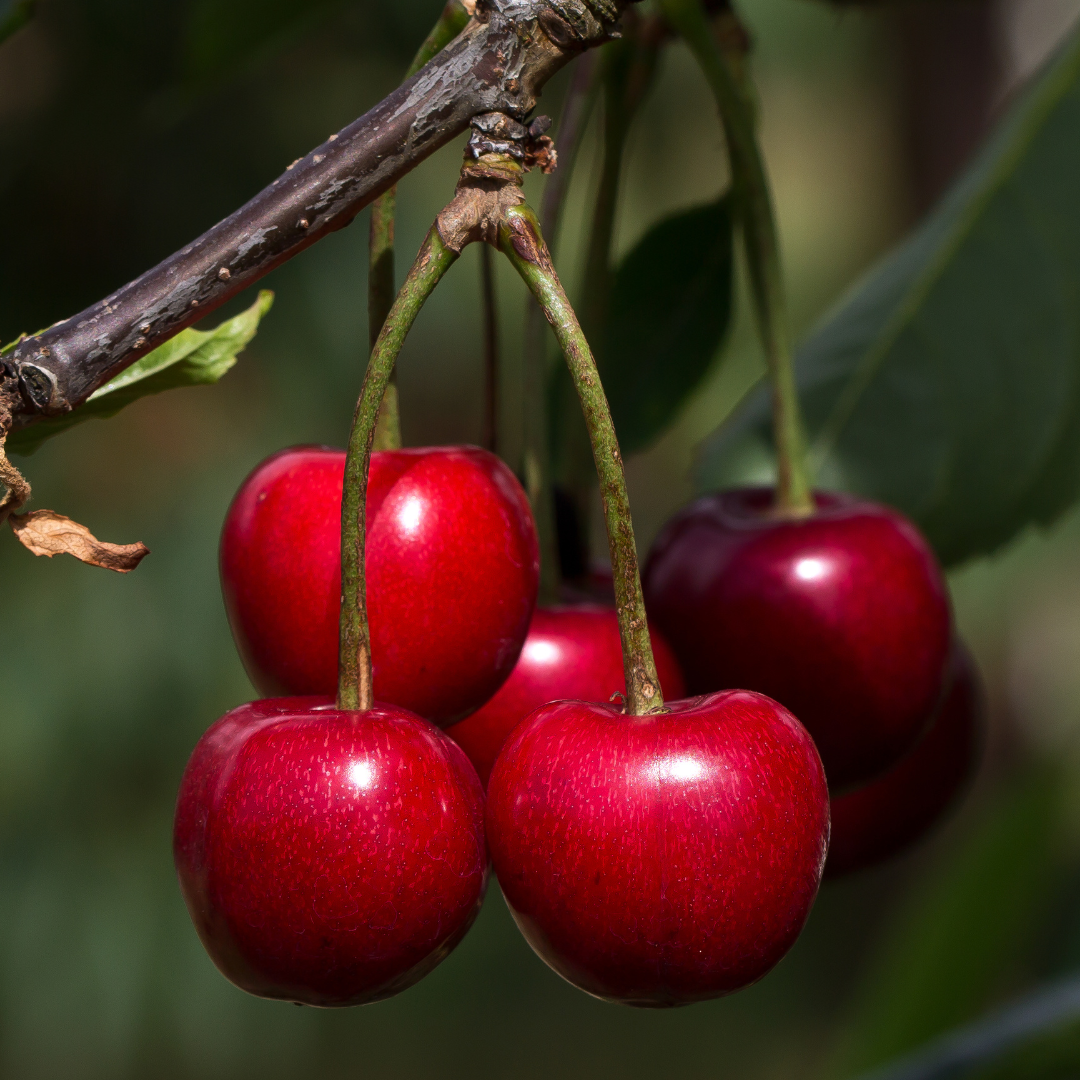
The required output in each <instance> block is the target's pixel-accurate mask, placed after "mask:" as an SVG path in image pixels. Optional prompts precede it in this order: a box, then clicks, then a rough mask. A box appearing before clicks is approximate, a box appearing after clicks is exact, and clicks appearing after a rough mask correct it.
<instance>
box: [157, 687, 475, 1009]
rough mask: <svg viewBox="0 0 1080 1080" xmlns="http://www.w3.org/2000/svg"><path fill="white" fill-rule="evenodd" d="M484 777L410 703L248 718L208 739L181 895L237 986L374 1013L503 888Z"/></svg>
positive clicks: (183, 791)
mask: <svg viewBox="0 0 1080 1080" xmlns="http://www.w3.org/2000/svg"><path fill="white" fill-rule="evenodd" d="M483 816H484V797H483V791H482V789H481V787H480V781H479V780H477V778H476V773H475V771H474V770H473V768H472V766H471V765H470V764H469V762H468V759H467V758H466V757H465V755H464V753H462V751H461V749H460V748H459V747H458V746H457V745H456V744H455V743H454V742H452V741H451V740H450V739H448V738H447V737H446V736H445V735H444V734H443V733H442V732H441V731H439V730H438V728H436V727H434V726H433V725H432V724H430V723H428V722H427V721H426V720H421V719H420V718H419V717H418V716H414V715H413V714H411V713H409V712H406V711H405V710H404V709H401V708H398V707H397V706H391V705H377V706H376V707H375V708H374V709H372V710H370V711H369V712H363V713H353V712H341V711H339V710H338V709H337V708H336V707H335V706H334V704H333V703H332V702H330V701H327V700H325V699H321V698H279V699H277V700H270V701H256V702H252V703H251V704H249V705H242V706H241V707H240V708H239V709H234V710H233V711H232V712H230V713H228V714H227V715H226V716H224V717H223V718H222V719H221V720H219V721H218V722H217V723H216V724H214V726H213V727H212V728H210V730H209V731H207V733H206V734H205V735H204V736H203V737H202V739H201V740H200V741H199V744H198V746H197V747H196V748H195V753H194V754H193V755H192V757H191V761H190V762H189V763H188V767H187V770H186V771H185V773H184V779H183V781H182V783H181V786H180V796H179V799H178V801H177V805H176V823H175V829H174V836H173V850H174V855H175V859H176V868H177V872H178V874H179V876H180V887H181V889H182V891H183V893H184V899H185V900H186V901H187V906H188V911H189V912H190V914H191V919H192V922H194V924H195V928H196V930H198V932H199V937H200V938H202V942H203V945H205V946H206V951H207V952H208V953H209V954H210V957H211V958H212V959H213V961H214V963H215V964H217V966H218V968H219V969H220V970H221V972H222V973H223V974H224V975H225V976H226V977H227V978H228V979H230V980H232V982H234V983H235V984H236V985H237V986H239V987H241V988H242V989H244V990H247V991H248V992H250V993H252V994H258V995H260V996H261V997H269V998H282V999H284V1000H287V1001H298V1002H302V1003H304V1004H307V1005H322V1006H331V1005H362V1004H364V1003H366V1002H369V1001H378V1000H380V999H381V998H385V997H389V996H390V995H392V994H396V993H398V992H399V991H401V990H404V989H405V988H406V987H408V986H411V985H412V984H413V983H415V982H416V981H417V980H419V979H421V978H423V976H424V975H426V974H427V973H428V972H429V971H431V970H432V968H434V967H435V966H436V965H437V964H438V963H439V962H440V961H441V960H443V959H444V958H445V957H446V956H447V955H448V954H449V953H450V951H451V950H452V949H453V948H454V946H455V945H456V944H457V943H458V942H459V941H460V940H461V939H462V937H464V935H465V932H466V931H467V930H468V928H469V926H470V925H471V924H472V921H473V919H474V918H475V917H476V914H477V912H478V911H479V910H480V905H481V902H482V901H483V897H484V889H485V887H486V884H487V855H486V852H485V847H484V833H483Z"/></svg>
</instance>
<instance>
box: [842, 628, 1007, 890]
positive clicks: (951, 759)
mask: <svg viewBox="0 0 1080 1080" xmlns="http://www.w3.org/2000/svg"><path fill="white" fill-rule="evenodd" d="M950 677H951V684H950V687H949V692H948V695H947V696H946V698H945V701H944V703H943V704H942V706H941V708H940V709H939V710H938V713H937V716H936V717H935V718H934V721H933V724H932V725H931V727H930V729H929V731H927V732H926V734H925V735H924V736H923V737H922V739H920V740H919V742H918V743H917V744H916V746H915V749H914V750H912V751H911V752H910V753H909V754H908V755H907V757H905V758H903V759H902V760H901V761H900V762H899V764H897V765H894V766H893V767H892V768H891V769H890V770H889V771H888V772H887V773H885V774H884V776H879V777H878V778H877V779H876V780H871V781H870V783H869V784H867V785H865V786H864V787H861V788H856V789H855V790H854V791H849V792H846V793H844V794H842V795H835V796H833V800H832V840H831V841H830V843H829V857H828V860H827V861H826V863H825V876H826V877H828V878H835V877H840V876H841V875H843V874H847V873H850V872H851V871H853V870H860V869H862V868H863V867H864V866H871V865H873V864H874V863H878V862H882V861H883V860H885V859H888V858H889V857H890V856H892V855H895V854H897V853H898V852H901V851H903V850H904V849H905V848H907V847H910V846H911V845H912V844H914V843H915V842H916V841H918V840H920V839H922V837H923V836H925V835H926V833H927V832H929V831H930V829H931V828H932V827H933V826H934V825H935V824H936V823H937V822H938V821H939V820H940V819H941V818H942V816H943V815H944V814H945V813H946V811H947V810H948V809H949V808H950V807H951V806H952V805H953V804H954V803H955V802H956V800H957V799H958V798H959V796H960V793H961V792H962V791H963V790H964V788H965V787H966V786H967V784H968V783H969V781H970V780H971V777H972V775H973V774H974V772H975V768H976V766H977V765H978V761H979V757H980V756H981V754H982V748H983V743H984V735H985V726H986V717H985V698H984V694H983V687H982V681H981V679H980V678H979V673H978V670H977V669H976V667H975V661H974V660H973V659H972V658H971V654H970V653H969V652H968V651H967V649H966V648H965V647H964V646H963V645H962V644H959V643H957V644H956V646H954V649H953V656H952V662H951V665H950Z"/></svg>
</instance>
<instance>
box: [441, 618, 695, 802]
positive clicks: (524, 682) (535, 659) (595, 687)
mask: <svg viewBox="0 0 1080 1080" xmlns="http://www.w3.org/2000/svg"><path fill="white" fill-rule="evenodd" d="M650 636H651V637H652V646H653V654H654V656H655V657H656V671H657V674H658V675H659V676H660V686H661V689H662V690H663V691H664V696H665V697H666V698H680V697H682V696H683V695H684V693H685V686H684V684H683V677H682V672H680V671H679V665H678V664H677V663H676V662H675V657H674V656H673V655H672V653H671V649H670V648H669V647H668V645H667V642H665V641H664V640H663V639H662V638H661V637H660V636H659V635H658V634H657V633H656V632H655V631H654V632H653V633H652V634H651V635H650ZM625 693H626V680H625V679H624V678H623V659H622V644H621V642H620V640H619V620H618V616H617V615H616V613H615V609H614V608H609V607H600V606H599V605H595V604H576V605H573V606H567V607H553V608H537V609H536V613H535V614H534V615H533V619H532V625H531V626H530V627H529V635H528V637H526V639H525V646H524V648H522V650H521V656H520V658H519V659H518V662H517V664H516V665H515V667H514V670H513V673H512V674H511V675H510V678H509V679H507V680H506V682H505V683H503V685H502V687H501V688H500V689H499V692H498V693H497V694H496V695H495V696H494V697H493V698H492V699H491V700H490V701H489V702H488V703H487V704H486V705H483V706H482V707H481V708H480V709H479V710H478V711H477V712H474V713H473V714H472V716H469V717H467V718H466V719H464V720H462V721H461V723H459V724H455V725H454V726H453V727H452V728H448V729H447V732H446V733H447V735H449V736H450V738H451V739H453V740H454V741H455V742H456V743H457V744H458V745H459V746H461V748H462V749H463V750H464V751H465V753H466V754H468V755H469V760H470V761H471V762H472V763H473V765H474V766H476V771H477V773H479V775H480V780H481V781H482V782H483V783H484V784H485V785H486V784H487V781H488V777H489V776H490V775H491V767H492V766H493V765H494V764H495V758H496V757H498V754H499V751H500V750H501V749H502V745H503V743H504V742H506V738H507V736H508V735H509V734H510V732H511V731H513V729H514V728H515V727H516V726H517V724H518V722H519V721H521V720H524V719H525V717H526V716H528V715H529V713H531V712H532V711H533V710H534V709H538V708H539V707H540V706H541V705H544V704H546V703H547V702H549V701H557V700H561V699H564V698H576V699H578V700H580V701H596V702H607V701H610V700H611V698H612V695H614V694H625Z"/></svg>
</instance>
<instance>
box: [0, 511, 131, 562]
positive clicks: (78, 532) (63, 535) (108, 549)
mask: <svg viewBox="0 0 1080 1080" xmlns="http://www.w3.org/2000/svg"><path fill="white" fill-rule="evenodd" d="M8 521H9V522H10V524H11V531H12V532H14V533H15V535H16V536H17V537H18V538H19V542H20V543H21V544H23V546H24V547H27V548H29V549H30V551H32V552H33V553H34V554H35V555H46V556H48V557H49V558H50V559H51V558H52V557H53V556H54V555H74V556H75V558H76V559H80V560H82V561H83V562H84V563H89V564H90V565H91V566H100V567H101V568H102V569H104V570H115V571H116V572H117V573H118V574H129V573H131V571H132V570H134V569H135V567H136V566H138V565H139V563H141V562H142V561H143V559H145V558H146V556H147V555H149V554H150V549H149V548H148V547H147V546H146V545H145V544H107V543H105V541H104V540H98V539H97V537H96V536H94V534H93V533H92V532H90V530H89V529H88V528H87V527H86V526H85V525H80V524H79V523H78V522H77V521H72V520H71V518H67V517H64V515H63V514H58V513H56V512H55V511H54V510H35V511H34V512H33V513H31V514H12V515H11V517H9V518H8Z"/></svg>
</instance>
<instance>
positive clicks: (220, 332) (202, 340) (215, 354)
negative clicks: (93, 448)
mask: <svg viewBox="0 0 1080 1080" xmlns="http://www.w3.org/2000/svg"><path fill="white" fill-rule="evenodd" d="M273 302H274V294H273V293H272V292H270V291H269V290H268V289H264V290H263V291H262V292H260V293H259V298H258V299H257V300H256V301H255V303H254V304H252V305H251V307H249V308H248V309H247V310H246V311H242V312H241V313H240V314H239V315H237V316H236V317H235V318H232V319H229V320H228V321H227V322H223V323H222V324H221V325H220V326H219V327H217V328H216V329H214V330H207V331H204V330H184V331H182V332H181V333H179V334H177V335H176V337H174V338H171V339H170V340H169V341H167V342H165V344H164V345H162V346H160V347H159V348H157V349H155V350H154V351H153V352H151V353H147V354H146V356H144V357H143V358H142V359H141V360H138V361H137V362H136V363H134V364H132V365H131V367H129V368H127V369H126V370H125V371H122V372H121V373H120V374H119V375H117V376H116V378H115V379H113V380H112V381H111V382H107V383H106V384H105V385H104V386H102V387H100V388H99V389H98V390H95V391H94V393H93V394H91V396H90V398H89V400H88V401H87V402H86V403H85V404H84V405H80V406H79V407H78V408H77V409H75V410H74V411H73V412H70V413H67V414H66V415H64V416H57V417H54V418H52V419H49V420H42V421H40V422H39V423H37V424H34V425H33V426H32V427H28V428H24V429H23V430H21V431H15V432H12V434H11V435H10V437H9V438H8V442H7V449H8V450H10V451H14V452H15V453H17V454H31V453H33V452H34V451H35V450H36V449H37V448H38V447H39V446H40V445H41V444H42V443H43V442H45V440H46V439H50V438H52V436H53V435H58V434H60V432H61V431H66V430H67V429H68V428H70V427H73V426H74V425H75V424H79V423H82V421H83V420H91V419H104V418H105V417H109V416H115V415H116V414H117V413H118V412H119V411H120V410H121V409H122V408H124V406H126V405H130V404H131V403H132V402H133V401H137V400H138V399H139V398H141V397H147V396H148V395H150V394H160V393H161V392H162V391H163V390H176V389H179V388H180V387H184V386H204V385H207V384H209V383H216V382H217V381H218V380H219V379H220V378H221V377H222V376H223V375H224V374H225V373H226V372H227V371H228V370H229V369H230V368H231V367H232V366H233V364H235V363H236V358H237V356H238V355H239V354H240V353H241V352H243V351H244V348H245V346H246V345H247V344H248V343H249V342H250V341H251V339H252V338H253V337H254V336H255V331H256V330H257V329H258V327H259V322H260V320H261V319H262V317H263V316H264V315H265V314H266V313H267V312H268V311H269V310H270V307H271V305H272V304H273Z"/></svg>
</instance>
